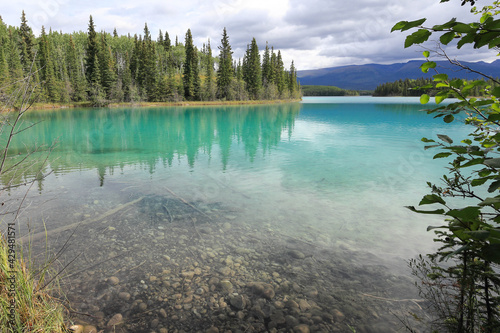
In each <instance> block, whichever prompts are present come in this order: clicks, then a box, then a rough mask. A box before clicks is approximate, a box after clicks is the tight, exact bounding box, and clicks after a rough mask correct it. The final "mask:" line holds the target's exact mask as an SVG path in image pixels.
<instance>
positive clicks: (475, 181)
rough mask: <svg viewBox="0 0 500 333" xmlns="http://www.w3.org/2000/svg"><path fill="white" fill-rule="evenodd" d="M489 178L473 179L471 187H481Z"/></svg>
mask: <svg viewBox="0 0 500 333" xmlns="http://www.w3.org/2000/svg"><path fill="white" fill-rule="evenodd" d="M489 179H490V178H488V177H486V178H478V179H473V180H472V181H471V182H470V184H471V186H481V185H483V184H484V183H486V182H487V181H488V180H489Z"/></svg>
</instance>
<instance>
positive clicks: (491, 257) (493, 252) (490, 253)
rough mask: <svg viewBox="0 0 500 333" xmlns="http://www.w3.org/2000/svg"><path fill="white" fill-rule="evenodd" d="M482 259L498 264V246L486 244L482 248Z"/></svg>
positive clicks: (499, 250) (499, 252)
mask: <svg viewBox="0 0 500 333" xmlns="http://www.w3.org/2000/svg"><path fill="white" fill-rule="evenodd" d="M482 257H483V258H484V259H485V260H488V261H491V262H494V263H496V264H500V244H487V245H486V246H485V247H483V250H482Z"/></svg>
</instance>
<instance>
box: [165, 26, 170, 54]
mask: <svg viewBox="0 0 500 333" xmlns="http://www.w3.org/2000/svg"><path fill="white" fill-rule="evenodd" d="M163 48H164V49H165V51H166V52H170V48H171V42H170V37H169V36H168V32H167V31H165V39H164V40H163Z"/></svg>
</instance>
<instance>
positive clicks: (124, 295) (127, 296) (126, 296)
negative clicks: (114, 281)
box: [118, 291, 130, 301]
mask: <svg viewBox="0 0 500 333" xmlns="http://www.w3.org/2000/svg"><path fill="white" fill-rule="evenodd" d="M118 297H119V298H120V299H121V300H124V301H128V300H129V299H130V294H129V293H127V292H125V291H122V292H121V293H119V294H118Z"/></svg>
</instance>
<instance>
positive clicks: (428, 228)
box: [427, 225, 448, 231]
mask: <svg viewBox="0 0 500 333" xmlns="http://www.w3.org/2000/svg"><path fill="white" fill-rule="evenodd" d="M443 228H448V226H447V225H440V226H432V225H430V226H428V227H427V231H431V230H434V229H443Z"/></svg>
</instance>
